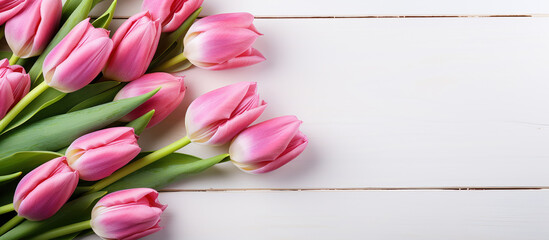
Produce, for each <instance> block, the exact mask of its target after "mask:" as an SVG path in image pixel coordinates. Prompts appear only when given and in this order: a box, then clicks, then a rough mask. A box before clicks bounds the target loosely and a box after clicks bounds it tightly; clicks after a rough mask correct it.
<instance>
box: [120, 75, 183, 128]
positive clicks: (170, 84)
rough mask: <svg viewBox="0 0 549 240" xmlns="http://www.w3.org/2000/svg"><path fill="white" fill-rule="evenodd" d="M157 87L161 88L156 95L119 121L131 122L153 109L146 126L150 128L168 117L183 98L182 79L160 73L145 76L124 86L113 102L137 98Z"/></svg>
mask: <svg viewBox="0 0 549 240" xmlns="http://www.w3.org/2000/svg"><path fill="white" fill-rule="evenodd" d="M158 87H161V88H160V91H158V93H156V94H155V95H154V96H152V97H151V98H150V99H149V100H147V101H146V102H145V103H143V104H141V105H140V106H139V107H137V108H136V109H134V110H133V111H131V112H130V113H128V115H126V116H124V117H123V118H122V119H121V120H122V121H124V122H129V121H133V120H135V119H137V118H138V117H140V116H142V115H143V114H145V113H147V112H149V111H151V110H153V109H154V110H155V112H154V115H153V117H152V119H151V121H150V122H149V124H148V125H147V127H152V126H154V125H156V124H158V123H159V122H161V121H162V120H164V118H166V117H167V116H168V115H170V113H172V112H173V110H175V109H176V108H177V106H179V104H180V103H181V101H182V100H183V97H184V96H185V89H186V88H185V83H184V82H183V77H179V76H173V75H171V74H168V73H161V72H158V73H150V74H145V75H143V76H142V77H140V78H138V79H136V80H134V81H132V82H130V83H129V84H128V85H126V86H124V88H122V89H121V90H120V91H119V92H118V94H117V95H116V97H115V98H114V100H120V99H125V98H131V97H135V96H139V95H141V94H144V93H148V92H150V91H152V90H154V89H157V88H158Z"/></svg>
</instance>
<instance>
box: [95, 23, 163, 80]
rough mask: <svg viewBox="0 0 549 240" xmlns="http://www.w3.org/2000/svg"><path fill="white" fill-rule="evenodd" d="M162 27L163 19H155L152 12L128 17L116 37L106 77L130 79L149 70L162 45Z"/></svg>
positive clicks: (113, 38)
mask: <svg viewBox="0 0 549 240" xmlns="http://www.w3.org/2000/svg"><path fill="white" fill-rule="evenodd" d="M160 30H161V29H160V22H159V21H155V20H153V19H152V16H151V14H150V13H149V12H143V13H140V14H137V15H135V16H133V17H131V18H129V19H128V20H127V21H125V22H124V23H123V24H122V26H120V28H118V30H116V32H115V33H114V36H113V37H112V40H113V43H114V47H113V51H112V54H111V56H110V57H109V60H108V62H107V65H106V66H105V68H104V69H103V74H104V76H105V78H108V79H111V80H116V81H120V82H129V81H132V80H134V79H137V78H139V77H141V76H142V75H143V74H145V72H146V71H147V68H148V67H149V64H150V63H151V61H152V59H153V57H154V53H155V51H156V47H157V46H158V41H159V40H160V33H161V31H160Z"/></svg>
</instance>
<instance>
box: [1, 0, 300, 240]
mask: <svg viewBox="0 0 549 240" xmlns="http://www.w3.org/2000/svg"><path fill="white" fill-rule="evenodd" d="M102 1H103V0H67V1H64V2H63V1H62V0H6V1H0V25H1V26H2V27H1V28H2V31H1V32H2V35H1V36H2V37H3V38H4V39H5V42H6V43H7V47H6V49H7V48H8V47H9V49H10V51H9V52H0V55H1V56H0V58H2V59H1V60H0V192H1V195H0V240H6V239H9V240H14V239H74V238H77V237H80V236H85V235H88V234H96V235H98V236H99V237H101V238H103V239H139V238H141V237H144V236H147V235H150V234H154V233H155V232H158V231H161V230H162V226H161V224H159V223H160V222H161V220H162V214H163V212H165V211H170V207H169V206H167V205H165V204H162V201H161V199H159V194H158V192H157V191H158V190H160V189H162V187H164V186H166V185H167V184H170V183H172V182H174V181H178V180H180V179H181V178H182V177H192V176H191V175H194V174H198V173H200V172H203V171H204V170H206V169H208V168H210V167H213V166H215V165H216V164H233V165H234V166H235V169H240V170H241V171H235V172H234V174H263V173H268V172H271V171H274V170H277V169H279V168H280V167H282V166H283V165H285V164H287V163H288V162H290V161H292V160H294V159H298V156H299V155H300V154H301V153H302V152H303V151H304V150H305V148H306V146H307V143H308V139H307V137H306V135H305V134H304V133H302V132H301V131H300V125H301V124H302V122H301V121H300V120H299V118H298V117H296V116H293V115H287V116H278V117H275V118H272V119H269V120H266V121H263V122H257V121H256V120H257V119H258V118H259V117H260V116H261V115H262V113H263V112H264V111H265V109H266V108H267V107H268V104H267V101H265V100H263V99H262V98H261V97H260V96H259V94H258V89H259V88H261V81H260V80H259V79H258V82H238V83H235V84H227V85H225V86H224V87H221V88H218V89H211V91H209V92H207V93H205V94H203V95H201V96H199V97H197V98H196V99H193V100H192V102H191V104H190V106H189V107H188V108H187V110H186V114H185V117H184V119H183V118H182V119H180V121H181V122H184V123H185V128H186V132H181V136H180V139H179V140H176V141H174V142H172V143H171V144H168V145H166V146H163V147H161V148H159V149H157V150H155V151H143V150H142V148H141V147H140V146H139V141H138V140H139V135H140V134H141V133H142V132H143V131H151V130H152V129H150V128H151V127H152V126H155V125H157V124H158V123H160V122H162V121H163V120H164V119H165V118H166V117H168V116H169V115H170V114H171V113H172V112H173V111H174V110H175V109H176V108H177V107H178V106H179V105H180V104H181V102H182V101H183V99H184V98H185V93H186V92H188V91H192V89H187V87H186V86H185V80H186V79H185V70H186V69H188V68H191V67H195V68H200V69H202V71H222V70H225V69H233V68H241V67H249V66H251V65H255V64H268V62H264V61H265V60H266V58H265V56H263V55H262V54H261V52H260V51H261V49H259V50H258V49H255V48H254V46H253V45H254V42H255V41H256V39H257V38H259V37H268V36H263V35H262V34H261V29H256V28H255V26H254V24H253V21H254V16H253V15H251V14H249V13H244V12H241V13H223V14H217V15H210V16H205V17H199V14H200V12H201V10H202V7H201V5H202V2H203V0H144V1H143V4H142V11H141V12H140V13H137V14H135V15H133V16H131V17H130V18H128V19H127V20H125V22H124V23H123V24H122V25H121V26H120V27H118V28H117V29H110V28H109V26H110V23H111V20H112V18H113V15H114V11H115V9H116V7H117V0H110V1H109V2H110V3H111V5H110V7H109V8H108V9H107V10H106V11H105V12H104V13H103V14H102V15H100V16H99V17H97V18H90V16H89V15H90V11H91V10H92V9H93V8H94V7H95V6H96V4H98V3H99V2H102ZM267 100H268V99H267ZM189 144H201V145H205V146H220V145H226V146H228V151H227V152H226V153H224V154H220V155H216V156H191V155H188V154H183V153H179V152H177V151H178V150H180V149H183V148H184V147H185V146H186V145H189ZM212 155H213V154H212ZM280 171H283V169H282V170H280ZM204 224H207V223H204Z"/></svg>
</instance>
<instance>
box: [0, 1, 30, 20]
mask: <svg viewBox="0 0 549 240" xmlns="http://www.w3.org/2000/svg"><path fill="white" fill-rule="evenodd" d="M27 2H28V0H2V1H0V25H2V24H4V23H6V22H7V21H8V20H10V19H11V18H12V17H13V16H15V15H16V14H17V13H19V12H20V11H21V10H23V8H24V7H25V5H26V4H27Z"/></svg>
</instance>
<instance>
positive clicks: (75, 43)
mask: <svg viewBox="0 0 549 240" xmlns="http://www.w3.org/2000/svg"><path fill="white" fill-rule="evenodd" d="M89 20H90V19H89V18H88V19H84V20H83V21H82V22H80V23H78V24H77V25H76V26H75V27H74V28H73V29H72V30H71V31H70V32H69V34H67V36H65V38H63V40H61V42H59V44H57V46H55V48H53V49H52V50H51V52H50V53H49V54H48V56H46V59H45V60H44V65H43V68H42V69H43V73H44V81H45V82H46V83H47V84H48V85H49V86H50V87H52V88H55V89H57V90H59V91H61V92H74V91H76V90H78V89H81V88H83V87H84V86H86V85H88V83H90V82H91V81H92V80H93V79H94V78H95V77H96V76H97V74H99V73H100V72H101V69H102V68H103V67H104V66H105V63H106V62H107V60H108V58H109V54H110V53H111V50H112V46H113V43H112V40H111V39H110V38H109V31H107V30H105V29H102V28H94V27H93V26H92V25H91V24H90V22H89Z"/></svg>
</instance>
